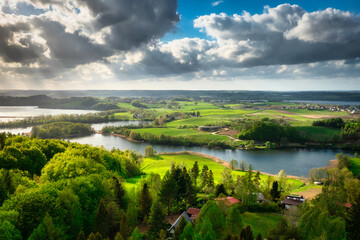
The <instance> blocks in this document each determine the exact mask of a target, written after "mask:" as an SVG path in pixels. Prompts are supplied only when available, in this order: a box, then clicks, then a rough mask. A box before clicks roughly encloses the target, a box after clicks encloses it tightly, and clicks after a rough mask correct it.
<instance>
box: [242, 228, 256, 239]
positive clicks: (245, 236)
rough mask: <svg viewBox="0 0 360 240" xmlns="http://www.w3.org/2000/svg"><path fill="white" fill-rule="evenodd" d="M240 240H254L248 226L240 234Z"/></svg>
mask: <svg viewBox="0 0 360 240" xmlns="http://www.w3.org/2000/svg"><path fill="white" fill-rule="evenodd" d="M240 240H254V234H253V232H252V229H251V227H250V225H248V226H247V227H246V228H243V229H242V230H241V232H240Z"/></svg>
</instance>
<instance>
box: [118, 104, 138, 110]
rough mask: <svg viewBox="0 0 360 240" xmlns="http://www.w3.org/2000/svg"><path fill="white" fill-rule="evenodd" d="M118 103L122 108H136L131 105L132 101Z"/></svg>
mask: <svg viewBox="0 0 360 240" xmlns="http://www.w3.org/2000/svg"><path fill="white" fill-rule="evenodd" d="M117 105H118V106H119V107H121V108H127V109H135V108H136V107H134V106H133V105H131V104H130V103H118V104H117Z"/></svg>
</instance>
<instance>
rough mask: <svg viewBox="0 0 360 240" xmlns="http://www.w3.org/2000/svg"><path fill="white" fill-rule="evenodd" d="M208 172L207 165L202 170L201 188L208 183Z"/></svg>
mask: <svg viewBox="0 0 360 240" xmlns="http://www.w3.org/2000/svg"><path fill="white" fill-rule="evenodd" d="M208 170H209V168H208V166H207V165H204V166H203V168H202V170H201V176H200V178H201V187H205V186H206V183H207V182H208Z"/></svg>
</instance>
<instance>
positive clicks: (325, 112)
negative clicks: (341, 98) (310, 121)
mask: <svg viewBox="0 0 360 240" xmlns="http://www.w3.org/2000/svg"><path fill="white" fill-rule="evenodd" d="M286 111H288V112H292V113H296V114H299V115H324V116H333V117H341V116H349V113H347V112H333V111H328V110H308V109H289V110H286Z"/></svg>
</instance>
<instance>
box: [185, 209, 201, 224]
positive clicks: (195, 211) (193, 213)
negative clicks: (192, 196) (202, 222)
mask: <svg viewBox="0 0 360 240" xmlns="http://www.w3.org/2000/svg"><path fill="white" fill-rule="evenodd" d="M200 211H201V209H200V208H189V209H188V210H187V211H186V214H187V215H188V216H189V217H190V219H191V221H193V222H194V220H195V219H196V218H197V217H198V216H199V214H200Z"/></svg>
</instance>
